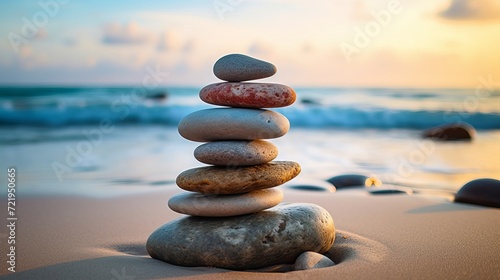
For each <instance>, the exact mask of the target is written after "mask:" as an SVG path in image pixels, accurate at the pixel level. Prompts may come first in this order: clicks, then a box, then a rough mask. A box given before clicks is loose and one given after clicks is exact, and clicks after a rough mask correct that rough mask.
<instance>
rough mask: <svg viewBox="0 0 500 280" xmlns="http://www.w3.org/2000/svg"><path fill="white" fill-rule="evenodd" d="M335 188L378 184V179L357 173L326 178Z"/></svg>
mask: <svg viewBox="0 0 500 280" xmlns="http://www.w3.org/2000/svg"><path fill="white" fill-rule="evenodd" d="M327 181H328V182H329V183H330V184H332V185H334V186H335V188H337V189H344V188H354V187H360V188H362V187H363V188H364V187H370V186H373V185H378V184H380V180H379V179H377V178H372V177H368V176H364V175H359V174H344V175H338V176H334V177H332V178H330V179H328V180H327Z"/></svg>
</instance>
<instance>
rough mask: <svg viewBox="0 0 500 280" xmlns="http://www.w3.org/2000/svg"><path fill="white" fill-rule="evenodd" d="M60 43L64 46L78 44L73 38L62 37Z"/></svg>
mask: <svg viewBox="0 0 500 280" xmlns="http://www.w3.org/2000/svg"><path fill="white" fill-rule="evenodd" d="M62 44H63V45H64V46H66V47H70V48H72V47H76V46H78V41H77V40H76V39H75V38H64V39H63V40H62Z"/></svg>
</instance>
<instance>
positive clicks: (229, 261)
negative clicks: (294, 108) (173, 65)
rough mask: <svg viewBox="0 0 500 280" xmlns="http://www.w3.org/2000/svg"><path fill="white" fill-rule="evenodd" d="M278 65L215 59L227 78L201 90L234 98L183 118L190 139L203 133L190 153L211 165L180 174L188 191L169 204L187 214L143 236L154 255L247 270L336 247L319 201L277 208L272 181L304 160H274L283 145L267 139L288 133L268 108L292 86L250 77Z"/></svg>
mask: <svg viewBox="0 0 500 280" xmlns="http://www.w3.org/2000/svg"><path fill="white" fill-rule="evenodd" d="M275 73H276V67H275V66H274V65H273V64H271V63H268V62H265V61H262V60H258V59H255V58H252V57H249V56H245V55H241V54H230V55H226V56H224V57H222V58H220V59H219V60H218V61H217V62H216V63H215V65H214V74H215V75H216V76H217V77H218V78H220V79H221V80H224V81H226V82H223V83H216V84H211V85H208V86H206V87H204V88H203V89H202V90H201V92H200V98H201V99H202V100H203V101H205V102H207V103H209V104H213V105H218V106H228V107H225V108H213V109H206V110H201V111H197V112H194V113H192V114H190V115H188V116H186V117H185V118H184V119H183V120H182V121H181V122H180V124H179V127H178V129H179V133H180V134H181V135H182V136H183V137H184V138H186V139H188V140H191V141H196V142H207V143H205V144H202V145H201V146H199V147H198V148H196V150H195V151H194V156H195V158H196V159H197V160H198V161H200V162H202V163H205V164H209V165H212V166H206V167H198V168H193V169H189V170H187V171H184V172H182V173H181V174H180V175H179V176H178V177H177V185H178V186H179V187H180V188H182V189H184V190H186V191H189V192H186V193H182V194H179V195H176V196H173V197H172V198H171V199H170V200H169V202H168V206H169V207H170V209H172V210H174V211H176V212H178V213H182V214H186V215H189V216H187V217H184V218H181V219H179V220H176V221H173V222H170V223H167V224H165V225H163V226H162V227H160V228H159V229H157V230H156V231H155V232H154V233H153V234H151V236H150V237H149V239H148V241H147V245H146V246H147V250H148V253H149V254H150V255H151V257H153V258H155V259H159V260H163V261H166V262H168V263H172V264H177V265H183V266H214V267H220V268H229V269H237V270H244V269H258V268H262V267H266V266H271V265H275V264H284V263H291V262H294V261H295V259H296V258H297V257H298V256H299V255H300V254H302V253H304V252H307V251H313V252H318V253H324V252H326V251H328V250H329V249H330V247H331V246H332V244H333V241H334V237H335V229H334V224H333V219H332V218H331V216H330V214H329V213H328V212H327V211H326V210H324V209H323V208H321V207H319V206H317V205H313V204H286V205H280V206H277V207H274V206H276V205H278V204H279V203H280V202H281V201H282V200H283V193H282V192H281V190H279V189H276V188H274V187H277V186H279V185H281V184H283V183H285V182H287V181H289V180H291V179H293V178H294V177H295V176H297V175H298V174H299V173H300V166H299V165H298V164H297V163H295V162H291V161H273V160H274V159H275V158H276V156H277V155H278V150H277V148H276V146H274V145H273V144H272V143H270V142H268V141H265V140H262V139H272V138H277V137H281V136H283V135H285V134H286V133H287V132H288V129H289V127H290V123H289V121H288V119H287V118H286V117H284V116H283V115H281V114H279V113H277V112H274V111H271V110H266V109H262V108H277V107H284V106H288V105H291V104H292V103H293V102H294V101H295V99H296V94H295V92H294V90H293V89H291V88H290V87H288V86H285V85H280V84H269V83H248V82H244V81H250V80H255V79H261V78H266V77H270V76H272V75H274V74H275ZM272 207H274V208H273V209H269V208H272ZM266 209H268V210H266ZM264 210H265V211H264Z"/></svg>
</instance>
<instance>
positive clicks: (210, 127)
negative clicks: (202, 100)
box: [178, 108, 290, 142]
mask: <svg viewBox="0 0 500 280" xmlns="http://www.w3.org/2000/svg"><path fill="white" fill-rule="evenodd" d="M289 128H290V122H289V121H288V119H287V118H286V117H285V116H283V115H282V114H280V113H277V112H273V111H270V110H263V109H243V108H214V109H205V110H200V111H197V112H194V113H191V114H189V115H187V116H186V117H185V118H184V119H182V120H181V122H180V123H179V127H178V129H179V133H180V134H181V135H182V137H184V138H186V139H188V140H191V141H197V142H210V141H220V140H254V139H271V138H278V137H281V136H283V135H285V134H286V133H287V132H288V129H289Z"/></svg>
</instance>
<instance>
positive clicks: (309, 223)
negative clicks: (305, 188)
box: [146, 203, 335, 270]
mask: <svg viewBox="0 0 500 280" xmlns="http://www.w3.org/2000/svg"><path fill="white" fill-rule="evenodd" d="M334 240H335V226H334V223H333V219H332V217H331V216H330V214H329V213H328V211H326V210H325V209H323V208H322V207H320V206H317V205H314V204H307V203H298V204H287V205H278V206H276V207H275V208H272V209H269V210H265V211H261V212H258V213H255V214H249V215H243V216H237V217H224V218H205V217H194V216H188V217H184V218H181V219H179V220H175V221H172V222H170V223H167V224H165V225H163V226H161V227H160V228H158V229H157V230H156V231H155V232H153V233H152V234H151V236H150V237H149V238H148V241H147V243H146V248H147V251H148V253H149V255H150V256H151V257H152V258H154V259H158V260H162V261H165V262H168V263H171V264H175V265H181V266H212V267H219V268H227V269H234V270H245V269H257V268H262V267H266V266H271V265H276V264H283V263H294V262H295V260H296V259H297V257H298V256H299V255H300V254H301V253H303V252H306V251H313V252H317V253H325V252H327V251H328V250H329V249H330V248H331V246H332V245H333V242H334Z"/></svg>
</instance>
